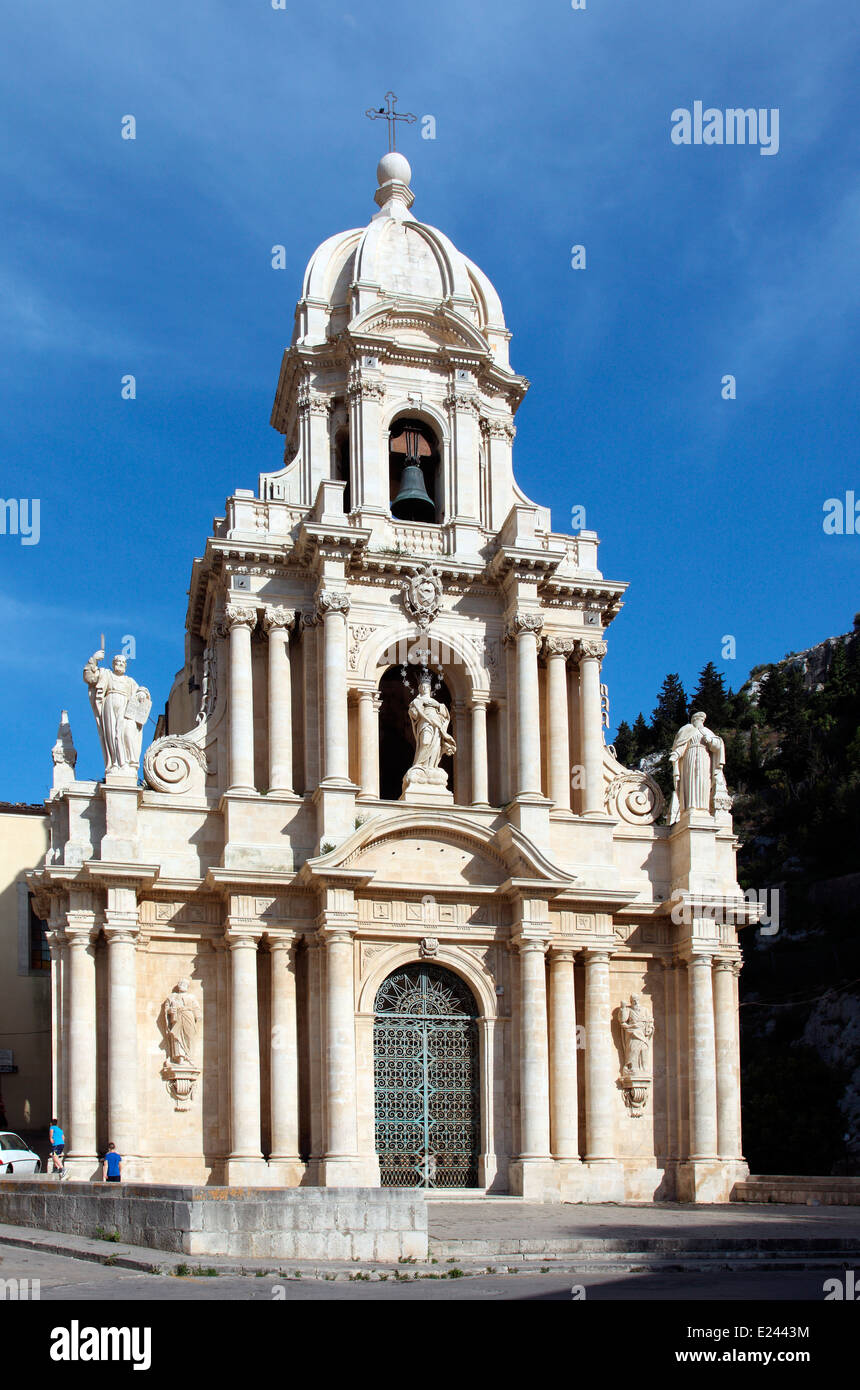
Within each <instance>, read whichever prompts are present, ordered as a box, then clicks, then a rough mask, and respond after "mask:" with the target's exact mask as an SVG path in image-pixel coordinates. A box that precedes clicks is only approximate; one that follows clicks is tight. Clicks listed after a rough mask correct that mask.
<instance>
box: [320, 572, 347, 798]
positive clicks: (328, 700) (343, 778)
mask: <svg viewBox="0 0 860 1390" xmlns="http://www.w3.org/2000/svg"><path fill="white" fill-rule="evenodd" d="M318 605H319V612H320V614H321V615H322V621H323V651H324V655H323V665H324V670H325V700H324V704H325V710H324V729H325V736H324V739H323V778H324V780H325V781H326V782H329V783H334V784H335V785H339V786H344V785H345V786H349V785H351V784H350V781H349V711H348V709H347V689H346V615H347V613H348V612H349V595H348V594H346V593H343V592H338V591H336V590H333V589H323V590H321V592H320V594H319V598H318Z"/></svg>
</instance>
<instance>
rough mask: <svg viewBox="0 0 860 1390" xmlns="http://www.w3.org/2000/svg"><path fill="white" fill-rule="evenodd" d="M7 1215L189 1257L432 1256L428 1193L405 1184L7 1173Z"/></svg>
mask: <svg viewBox="0 0 860 1390" xmlns="http://www.w3.org/2000/svg"><path fill="white" fill-rule="evenodd" d="M0 1222H2V1223H3V1224H5V1225H10V1226H33V1227H38V1228H40V1229H42V1230H49V1231H63V1232H65V1233H67V1234H70V1235H83V1236H98V1235H100V1234H102V1233H104V1232H114V1231H116V1232H118V1234H119V1238H120V1240H122V1241H127V1242H128V1243H129V1244H131V1245H145V1246H148V1247H150V1248H151V1249H155V1250H168V1251H171V1252H173V1253H175V1254H182V1255H236V1256H240V1257H244V1258H255V1257H256V1258H268V1259H289V1260H381V1261H382V1260H384V1261H386V1262H389V1263H393V1262H396V1261H397V1260H399V1259H401V1258H403V1259H416V1260H423V1259H426V1258H427V1208H426V1205H425V1202H424V1197H423V1196H422V1195H421V1194H419V1193H416V1192H414V1191H412V1190H410V1189H406V1188H393V1187H389V1188H360V1187H358V1188H346V1189H344V1188H341V1189H337V1190H333V1189H325V1188H303V1189H301V1190H300V1191H295V1190H283V1189H275V1190H272V1189H268V1190H266V1191H264V1192H261V1191H260V1190H259V1189H258V1188H249V1187H245V1188H243V1187H168V1186H152V1187H150V1186H146V1187H144V1186H139V1185H136V1184H131V1183H130V1184H122V1185H121V1184H107V1183H105V1184H91V1183H83V1182H65V1183H63V1184H62V1186H60V1184H59V1183H57V1184H56V1185H54V1184H53V1183H51V1182H50V1181H43V1182H33V1181H29V1182H27V1181H25V1180H16V1179H14V1178H12V1179H3V1180H2V1181H0Z"/></svg>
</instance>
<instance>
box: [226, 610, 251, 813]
mask: <svg viewBox="0 0 860 1390" xmlns="http://www.w3.org/2000/svg"><path fill="white" fill-rule="evenodd" d="M224 620H225V623H226V625H227V630H228V632H229V633H230V788H229V789H230V791H231V792H237V791H243V792H253V791H255V790H256V788H255V785H254V693H253V678H252V674H251V631H252V629H253V628H254V627H255V625H256V622H257V613H256V610H255V609H254V608H243V607H241V606H240V605H239V604H232V603H231V604H228V606H227V610H226V612H225V614H224Z"/></svg>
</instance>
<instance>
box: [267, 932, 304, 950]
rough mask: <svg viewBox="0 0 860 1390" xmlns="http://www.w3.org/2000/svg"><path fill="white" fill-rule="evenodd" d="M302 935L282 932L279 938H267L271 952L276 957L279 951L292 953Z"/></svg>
mask: <svg viewBox="0 0 860 1390" xmlns="http://www.w3.org/2000/svg"><path fill="white" fill-rule="evenodd" d="M300 935H301V933H299V932H295V931H286V932H280V933H279V934H278V935H277V936H268V935H267V937H266V944H267V945H268V947H269V951H270V952H271V953H272V954H273V955H274V954H275V952H277V951H288V952H292V951H294V950H295V948H296V946H297V945H298V943H299V938H300Z"/></svg>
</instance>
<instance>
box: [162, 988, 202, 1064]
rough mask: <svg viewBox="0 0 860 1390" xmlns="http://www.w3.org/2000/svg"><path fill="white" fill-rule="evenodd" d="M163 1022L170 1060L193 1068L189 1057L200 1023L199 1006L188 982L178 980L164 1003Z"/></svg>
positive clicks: (191, 1059) (192, 1061) (192, 1062)
mask: <svg viewBox="0 0 860 1390" xmlns="http://www.w3.org/2000/svg"><path fill="white" fill-rule="evenodd" d="M164 1020H165V1024H166V1028H167V1046H168V1049H169V1051H170V1060H171V1062H175V1063H177V1064H179V1065H184V1066H193V1065H194V1060H193V1058H192V1056H191V1052H192V1049H193V1047H194V1042H195V1039H196V1037H197V1025H198V1023H199V1022H200V1005H199V1004H198V1003H197V1000H196V999H195V998H194V995H193V994H191V993H190V985H189V982H188V980H180V981H179V984H178V985H177V986H176V988H175V989H174V990H173V991H172V992H171V993H170V994H169V995H168V996H167V998H166V999H165V1001H164Z"/></svg>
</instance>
